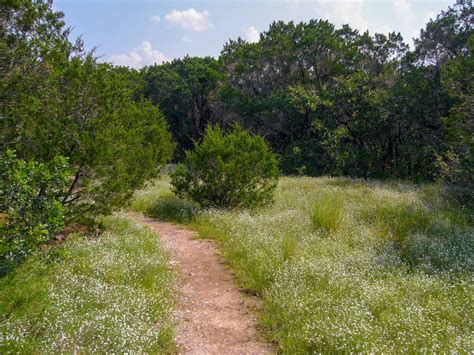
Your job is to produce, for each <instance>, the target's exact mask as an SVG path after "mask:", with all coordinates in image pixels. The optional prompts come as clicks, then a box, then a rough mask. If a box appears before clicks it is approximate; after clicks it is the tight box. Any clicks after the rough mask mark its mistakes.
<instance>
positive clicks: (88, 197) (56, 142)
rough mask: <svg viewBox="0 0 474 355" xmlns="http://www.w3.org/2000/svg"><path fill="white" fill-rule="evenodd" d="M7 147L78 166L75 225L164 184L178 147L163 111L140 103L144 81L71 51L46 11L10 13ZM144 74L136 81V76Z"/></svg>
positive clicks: (36, 6) (25, 7)
mask: <svg viewBox="0 0 474 355" xmlns="http://www.w3.org/2000/svg"><path fill="white" fill-rule="evenodd" d="M5 13H6V15H5V16H6V20H7V21H8V26H7V27H6V29H7V30H6V31H4V32H2V33H1V38H0V40H1V45H2V47H4V48H5V53H6V55H5V56H1V58H0V60H2V63H1V68H2V71H1V72H0V74H1V78H0V79H1V80H0V81H1V82H2V84H1V86H0V103H1V106H0V115H1V117H2V122H1V130H0V140H1V146H2V148H3V149H7V148H9V149H14V150H16V152H17V154H18V156H19V157H20V158H22V159H27V160H28V159H33V160H35V161H38V162H48V161H50V160H51V159H53V158H54V157H55V156H57V155H62V156H64V157H67V158H68V159H69V163H70V164H71V168H72V169H73V179H72V180H71V182H70V185H69V187H68V189H67V193H66V194H65V195H64V196H63V199H62V200H61V203H62V204H63V205H64V206H65V210H66V215H67V219H68V221H71V220H75V219H79V218H83V217H91V216H93V215H94V214H98V213H104V214H106V213H108V212H110V211H111V210H112V209H114V208H117V207H119V206H122V205H123V204H124V203H125V202H127V200H128V199H129V197H130V196H131V194H132V193H133V191H134V190H135V189H136V188H138V187H141V186H142V184H143V183H144V182H145V181H147V180H148V179H151V178H153V177H156V176H157V175H158V173H159V168H160V166H162V165H163V164H164V163H166V162H167V160H168V159H169V158H170V157H171V154H172V151H173V148H174V145H173V143H172V142H171V135H170V133H169V132H168V130H167V124H166V121H165V119H164V117H163V115H162V114H161V112H160V111H159V109H158V108H157V107H155V106H154V105H152V104H151V103H150V102H148V101H141V100H137V101H135V99H137V97H136V96H137V95H136V91H137V88H138V87H139V86H140V81H139V80H137V76H136V75H134V74H133V72H132V73H128V71H126V70H125V71H124V70H123V68H114V67H113V66H112V65H109V64H105V63H99V62H98V61H97V60H96V58H94V56H93V53H86V54H85V53H83V51H82V50H81V47H80V45H79V44H78V45H75V46H73V45H72V44H71V43H70V42H69V41H68V33H69V30H68V29H64V22H63V21H62V14H61V13H57V12H54V11H53V10H52V8H51V4H50V3H49V2H45V1H35V2H29V1H22V2H20V3H19V5H18V6H13V5H11V6H7V7H6V9H5ZM135 74H136V73H135Z"/></svg>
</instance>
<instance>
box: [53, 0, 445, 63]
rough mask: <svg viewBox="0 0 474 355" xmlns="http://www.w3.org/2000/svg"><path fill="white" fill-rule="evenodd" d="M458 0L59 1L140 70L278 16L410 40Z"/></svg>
mask: <svg viewBox="0 0 474 355" xmlns="http://www.w3.org/2000/svg"><path fill="white" fill-rule="evenodd" d="M453 2H454V1H445V0H436V1H428V0H332V1H327V0H312V1H310V0H286V1H284V0H281V1H277V0H260V1H258V0H257V1H250V0H232V1H228V0H220V1H219V0H213V1H210V0H207V1H206V0H200V1H196V0H195V1H187V0H175V1H166V0H164V1H163V0H161V1H159V0H56V1H55V2H54V5H53V6H54V8H55V9H56V10H61V11H63V12H64V13H65V15H66V23H67V24H68V25H69V26H72V27H74V31H73V35H74V36H78V35H82V36H83V38H84V40H85V43H86V47H87V48H89V49H90V48H92V47H98V50H97V54H98V55H101V56H102V60H104V61H108V62H113V63H115V64H120V65H128V66H131V67H136V68H139V67H141V66H143V65H148V64H152V63H155V62H156V63H161V62H163V61H165V60H171V59H174V58H178V57H183V56H185V55H186V54H189V55H192V56H207V55H210V56H215V57H217V56H218V55H219V52H220V50H221V49H222V46H223V45H224V43H225V42H227V41H228V40H229V39H230V38H231V39H236V38H237V37H239V36H240V37H242V38H244V39H247V40H249V41H257V40H258V33H259V32H260V31H264V30H266V29H267V28H268V26H269V24H270V23H271V22H273V21H274V20H283V21H291V20H293V21H296V22H299V21H308V20H309V19H312V18H315V19H318V18H323V19H328V20H330V21H331V22H333V23H335V24H336V25H338V26H340V25H342V24H344V23H349V24H350V25H351V26H352V27H354V28H357V29H359V30H360V31H364V30H366V29H368V30H369V31H371V32H373V31H377V32H384V33H386V32H389V31H397V32H398V31H399V32H401V33H402V35H403V36H404V38H405V39H406V41H407V42H408V43H411V38H412V37H414V36H417V35H418V33H419V30H420V28H422V27H423V26H424V24H425V23H426V22H427V21H428V19H429V18H434V17H435V16H436V14H438V13H439V12H440V11H441V10H444V9H446V8H447V7H448V6H449V5H452V3H453Z"/></svg>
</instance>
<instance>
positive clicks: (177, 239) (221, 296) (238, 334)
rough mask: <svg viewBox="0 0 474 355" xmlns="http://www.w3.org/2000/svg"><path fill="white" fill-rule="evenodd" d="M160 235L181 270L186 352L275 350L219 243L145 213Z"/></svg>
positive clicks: (180, 331)
mask: <svg viewBox="0 0 474 355" xmlns="http://www.w3.org/2000/svg"><path fill="white" fill-rule="evenodd" d="M143 222H144V223H145V224H147V225H148V226H149V227H151V228H152V229H153V230H154V231H156V232H157V233H158V235H159V236H160V238H161V240H162V242H163V245H164V247H165V248H166V249H167V250H168V251H169V252H170V253H171V262H172V263H173V264H174V265H175V266H176V267H177V269H178V272H179V275H180V276H179V290H178V292H179V295H178V327H177V336H176V342H177V344H178V346H179V350H180V353H187V354H226V355H228V354H270V353H272V350H271V348H270V347H269V346H268V345H266V344H265V343H264V342H263V341H260V340H258V339H257V338H258V337H257V332H256V329H255V324H256V321H255V318H254V316H253V315H252V314H251V312H249V310H248V307H249V303H248V301H246V300H245V297H244V296H243V295H242V293H241V292H240V291H239V290H238V288H237V287H236V285H235V282H234V280H233V278H232V275H231V273H230V272H229V271H228V270H226V268H225V267H224V265H222V263H221V262H220V261H219V256H218V254H217V251H216V248H215V245H214V244H213V243H212V242H210V241H204V240H196V239H193V234H194V232H193V231H190V230H187V229H183V228H181V227H179V226H176V225H173V224H170V223H164V222H159V221H156V220H154V219H152V218H147V217H145V218H143Z"/></svg>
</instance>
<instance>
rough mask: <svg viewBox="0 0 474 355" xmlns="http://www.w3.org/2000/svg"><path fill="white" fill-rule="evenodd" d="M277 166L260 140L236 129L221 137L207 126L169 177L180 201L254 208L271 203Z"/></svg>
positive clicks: (215, 129) (212, 128) (277, 172)
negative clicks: (199, 140)
mask: <svg viewBox="0 0 474 355" xmlns="http://www.w3.org/2000/svg"><path fill="white" fill-rule="evenodd" d="M278 175H279V171H278V162H277V159H276V158H275V156H274V155H273V153H272V152H271V151H270V150H269V149H268V148H267V145H266V143H265V141H264V140H263V138H262V137H259V136H251V135H250V134H249V133H248V132H246V131H244V130H242V129H241V128H240V127H238V126H235V127H234V128H233V130H232V131H231V132H230V133H228V134H224V133H223V132H222V130H221V128H220V127H219V126H209V127H208V128H207V129H206V133H205V135H204V138H203V140H202V142H200V143H197V144H196V146H195V148H194V150H193V151H188V152H186V160H185V163H184V164H183V165H179V166H178V167H177V169H176V172H175V173H174V174H172V182H171V183H172V185H173V188H174V192H175V193H176V194H177V195H178V196H179V197H184V198H188V199H190V200H193V201H196V202H197V203H199V204H200V205H202V206H212V207H257V206H261V205H265V204H267V203H269V202H271V201H272V194H273V190H274V189H275V187H276V184H277V180H278Z"/></svg>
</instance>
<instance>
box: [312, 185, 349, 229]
mask: <svg viewBox="0 0 474 355" xmlns="http://www.w3.org/2000/svg"><path fill="white" fill-rule="evenodd" d="M343 208H344V200H343V199H342V197H341V196H339V195H338V194H336V193H333V194H327V195H323V196H321V197H320V198H319V199H318V201H317V202H316V204H315V205H314V209H313V214H312V216H311V220H312V222H313V225H314V227H315V228H317V229H323V230H324V231H325V232H327V233H330V232H334V231H335V230H337V229H338V228H339V225H340V224H341V221H342V212H343Z"/></svg>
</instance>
